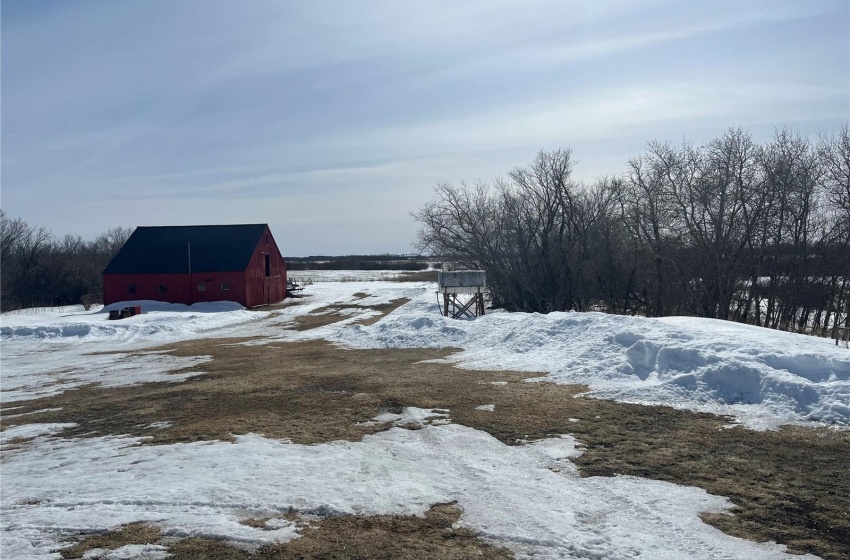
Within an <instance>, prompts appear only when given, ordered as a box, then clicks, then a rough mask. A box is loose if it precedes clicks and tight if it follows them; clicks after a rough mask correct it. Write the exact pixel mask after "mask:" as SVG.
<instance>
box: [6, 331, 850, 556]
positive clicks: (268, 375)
mask: <svg viewBox="0 0 850 560" xmlns="http://www.w3.org/2000/svg"><path fill="white" fill-rule="evenodd" d="M239 342H241V341H240V340H220V339H214V340H198V341H191V342H184V343H181V344H177V345H174V346H171V347H169V348H170V349H171V350H172V352H173V353H174V354H175V355H178V356H194V355H211V356H212V358H213V359H212V361H210V362H208V363H205V364H203V365H201V366H200V368H201V369H203V370H204V371H205V372H206V373H205V374H204V375H202V376H199V377H195V378H191V379H189V380H187V381H185V382H183V383H179V384H169V383H151V384H146V385H141V386H135V387H118V388H108V389H106V388H97V387H83V388H79V389H76V390H73V391H68V392H66V393H64V394H61V395H57V396H55V397H50V398H45V399H38V400H34V401H29V402H17V403H15V406H16V407H22V408H19V409H18V410H16V412H33V411H36V410H39V409H45V408H57V407H61V409H62V410H58V411H45V412H40V413H37V414H31V415H28V416H23V417H13V418H9V419H8V420H5V419H4V423H5V424H6V425H14V424H15V423H28V422H75V423H77V424H78V425H77V426H76V427H74V428H70V429H68V430H66V431H65V432H64V433H63V435H68V436H79V437H88V436H94V435H107V434H116V435H117V434H128V435H136V436H150V439H149V440H148V443H151V444H160V443H174V442H188V441H196V440H211V439H222V440H228V439H231V437H232V435H233V434H244V433H247V432H254V433H260V434H265V435H266V436H267V437H273V438H281V439H289V440H291V441H293V442H296V443H320V442H327V441H331V440H338V439H346V440H351V441H357V440H360V439H361V438H362V437H363V436H364V435H366V434H368V433H372V432H375V431H378V430H382V429H385V428H386V427H387V426H381V425H363V424H362V422H364V421H366V420H369V419H371V418H373V417H374V416H375V415H376V414H377V413H378V412H380V411H381V410H388V409H396V410H399V409H400V408H401V407H403V406H418V407H422V408H444V409H449V410H450V411H451V412H450V415H451V418H452V420H453V421H455V422H457V423H460V424H463V425H467V426H471V427H473V428H476V429H481V430H485V431H487V432H489V433H490V434H492V435H493V436H495V437H496V438H498V439H500V440H501V441H503V442H505V443H507V444H516V443H518V442H519V441H520V440H526V439H535V438H543V437H547V436H551V435H553V434H563V433H572V434H574V435H575V436H576V438H577V439H578V440H579V441H580V442H582V443H583V444H584V445H585V447H586V452H585V454H584V455H583V456H582V457H581V458H579V459H577V460H576V462H577V464H578V465H579V467H580V468H581V472H582V473H583V474H584V475H600V476H609V475H613V474H615V473H621V474H630V475H636V476H642V477H647V478H654V479H661V480H667V481H670V482H675V483H679V484H687V485H693V486H699V487H701V488H704V489H706V490H707V491H709V492H711V493H713V494H719V495H723V496H728V497H730V498H731V499H732V501H733V502H734V503H735V504H736V506H737V508H736V510H735V515H732V516H729V515H708V516H705V519H706V521H708V522H709V523H712V524H714V525H715V526H717V527H719V528H721V529H723V530H724V531H726V532H729V533H731V534H734V535H738V536H742V537H745V538H749V539H753V540H758V541H763V540H768V539H772V540H776V541H778V542H780V543H785V544H787V545H789V547H790V549H791V550H792V551H794V552H812V553H814V554H818V555H820V556H822V557H824V558H830V559H839V558H847V557H850V477H848V476H847V473H848V467H847V465H850V433H848V432H838V431H832V430H826V429H811V428H785V429H782V430H780V431H777V432H753V431H750V430H745V429H742V428H734V429H727V428H725V427H724V425H725V424H726V423H727V422H728V419H726V418H722V417H717V416H712V415H708V414H698V413H693V412H687V411H680V410H674V409H672V408H668V407H660V406H652V407H651V406H638V405H629V404H623V403H615V402H610V401H600V400H595V399H588V398H581V397H579V398H575V396H576V395H577V394H578V393H580V392H582V391H583V390H584V389H585V388H584V387H581V386H567V385H556V384H553V383H525V382H522V379H523V378H525V377H527V376H528V375H529V374H527V373H518V372H510V371H496V372H484V371H467V370H458V369H456V368H454V367H452V366H451V365H450V364H446V363H433V362H427V363H426V362H424V361H425V360H433V359H436V358H442V357H445V356H447V355H448V354H449V353H450V350H426V349H411V350H396V349H393V350H343V349H340V348H336V347H334V346H332V345H330V344H328V343H327V342H324V341H309V342H299V343H290V344H281V345H279V346H266V347H264V346H249V345H241V344H238V343H239ZM195 369H197V366H196V367H195ZM492 381H504V382H506V384H504V385H494V384H492V383H491V382H492ZM490 403H492V404H495V411H494V412H481V411H477V410H475V407H476V406H478V405H481V404H490ZM571 418H572V419H578V422H573V421H571V420H570V419H571ZM160 421H170V422H172V426H171V427H169V428H166V429H152V428H148V427H147V426H148V425H149V424H151V423H153V422H160ZM337 522H339V523H341V522H342V521H340V520H337V521H334V523H337ZM345 522H346V523H349V524H350V526H351V527H352V528H354V529H356V531H354V529H352V530H353V531H354V532H358V531H359V532H363V534H367V533H369V531H373V530H374V531H384V530H387V529H386V527H395V528H396V529H394V530H398V531H401V532H403V527H404V524H403V523H402V524H401V525H399V524H398V523H396V524H395V525H393V524H389V525H386V524H379V528H375V527H376V526H375V525H370V523H373V522H368V523H366V522H362V521H358V520H355V519H351V520H348V521H345ZM326 523H327V521H326ZM364 523H365V524H364ZM323 526H324V524H323ZM330 527H337V529H339V526H337V525H333V524H331V525H327V526H326V529H325V530H330V529H328V528H330ZM307 533H309V532H307ZM307 533H305V535H306V534H307ZM396 536H398V535H396ZM324 538H328V539H330V538H331V537H330V536H326V537H324ZM346 538H348V537H346ZM305 542H306V541H305ZM219 544H220V543H219ZM219 544H214V545H208V544H202V543H201V542H200V541H198V542H196V543H195V544H192V546H198V547H204V546H219ZM189 545H190V543H186V544H185V545H181V546H186V547H188V546H189ZM346 546H348V545H346ZM351 546H354V545H351ZM228 550H229V549H228ZM227 554H230V552H227ZM234 554H235V553H234ZM186 557H191V556H186ZM222 557H226V556H222ZM284 557H286V556H284ZM307 557H311V556H307ZM313 557H317V558H318V557H328V558H330V557H334V556H313ZM436 557H439V556H436Z"/></svg>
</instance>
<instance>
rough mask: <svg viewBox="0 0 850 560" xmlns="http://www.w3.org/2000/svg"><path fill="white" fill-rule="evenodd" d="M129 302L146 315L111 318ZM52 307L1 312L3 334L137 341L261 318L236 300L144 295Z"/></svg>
mask: <svg viewBox="0 0 850 560" xmlns="http://www.w3.org/2000/svg"><path fill="white" fill-rule="evenodd" d="M130 305H138V306H141V308H142V314H141V315H135V316H133V317H128V318H126V319H121V320H117V321H110V320H109V319H108V317H109V311H111V310H113V309H122V308H124V307H127V306H130ZM67 309H68V308H63V307H59V308H47V309H42V310H39V312H33V313H6V314H3V315H2V316H0V337H2V340H3V341H4V342H5V341H6V340H9V339H15V338H30V337H31V338H40V339H61V338H77V339H82V338H89V339H93V338H98V339H108V340H112V341H125V342H126V341H132V340H139V339H142V340H144V339H150V338H151V337H159V338H163V337H167V338H172V339H176V338H180V337H183V336H191V335H192V334H194V333H196V332H198V331H203V330H210V329H216V328H221V327H224V326H229V325H234V324H238V323H241V322H245V321H249V320H253V319H256V318H257V315H256V313H255V312H252V311H248V310H245V309H244V308H243V307H242V306H241V305H239V304H238V303H235V302H232V301H219V302H208V303H196V304H194V305H191V306H190V305H183V304H180V303H164V302H160V301H150V300H140V301H125V302H120V303H114V304H112V305H108V306H106V307H103V308H101V309H100V310H98V311H92V312H86V311H81V310H77V309H76V308H72V309H73V311H71V312H70V313H69V312H67V311H66V310H67Z"/></svg>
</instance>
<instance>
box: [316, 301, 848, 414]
mask: <svg viewBox="0 0 850 560" xmlns="http://www.w3.org/2000/svg"><path fill="white" fill-rule="evenodd" d="M328 338H329V339H330V340H332V341H334V342H337V343H341V344H344V345H346V346H349V347H357V348H421V347H432V348H444V347H456V348H462V349H463V351H462V352H460V353H458V354H456V355H454V356H451V357H449V358H448V359H447V360H448V361H450V362H454V363H457V364H458V365H459V366H460V367H464V368H471V369H490V370H499V369H512V370H519V371H528V372H539V373H540V374H546V377H545V379H546V380H547V381H554V382H557V383H580V384H587V385H589V386H590V388H591V391H590V393H589V394H590V395H592V396H596V397H600V398H610V399H615V400H620V401H625V402H634V403H642V404H666V405H672V406H675V407H678V408H687V409H691V410H698V411H704V412H711V413H715V414H729V415H732V416H735V417H736V418H737V419H738V420H739V421H741V422H743V423H744V424H745V425H747V426H749V427H752V428H756V429H765V428H772V427H775V426H777V425H779V424H784V423H794V422H798V423H805V422H821V423H826V424H832V425H836V426H848V425H850V352H848V351H847V350H846V349H844V348H839V347H836V346H834V345H833V344H832V342H831V341H830V340H827V339H823V338H817V337H811V336H806V335H799V334H792V333H786V332H780V331H775V330H771V329H765V328H760V327H753V326H749V325H742V324H739V323H732V322H728V321H720V320H714V319H699V318H693V317H666V318H661V319H648V318H643V317H625V316H618V315H607V314H603V313H577V312H570V313H550V314H548V315H540V314H535V313H493V314H490V315H485V316H483V317H479V318H477V319H475V320H474V321H465V320H454V319H448V318H445V317H442V316H440V315H439V313H438V312H437V309H436V305H435V304H434V303H433V302H432V301H430V299H429V298H428V295H423V296H421V297H419V298H417V299H416V300H414V301H413V302H411V303H410V304H408V305H405V306H404V307H402V308H401V309H399V310H398V311H397V312H396V313H394V314H393V315H391V316H389V317H386V318H385V319H383V320H381V321H380V322H378V323H376V324H374V325H371V326H362V325H352V326H350V327H348V328H346V329H344V330H340V331H337V332H336V333H334V334H332V335H330V336H329V337H328Z"/></svg>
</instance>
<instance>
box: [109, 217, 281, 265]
mask: <svg viewBox="0 0 850 560" xmlns="http://www.w3.org/2000/svg"><path fill="white" fill-rule="evenodd" d="M266 227H267V226H266V224H245V225H228V226H163V227H137V228H136V230H135V231H134V232H133V234H132V235H131V236H130V238H129V239H128V240H127V242H126V243H125V244H124V246H123V247H121V250H120V251H118V254H117V255H115V257H114V258H113V259H112V261H111V262H110V263H109V265H108V266H107V267H106V270H104V271H103V273H104V274H156V273H163V274H178V273H182V272H189V246H190V244H191V252H192V272H224V271H239V270H245V269H246V268H247V267H248V262H249V261H250V260H251V256H252V255H253V254H254V249H256V248H257V244H258V243H259V242H260V238H261V237H262V235H263V233H264V232H265V231H266Z"/></svg>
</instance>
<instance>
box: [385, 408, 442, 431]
mask: <svg viewBox="0 0 850 560" xmlns="http://www.w3.org/2000/svg"><path fill="white" fill-rule="evenodd" d="M448 412H449V411H448V410H445V409H442V408H433V409H425V408H417V407H415V406H408V407H407V408H405V409H404V410H403V411H402V412H401V413H400V414H396V413H393V412H382V413H381V414H379V415H377V416H375V418H374V419H373V420H372V422H370V424H371V423H376V424H384V423H387V422H392V423H393V425H394V426H410V425H414V426H424V425H426V424H444V423H447V422H448V421H449V419H448Z"/></svg>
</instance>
